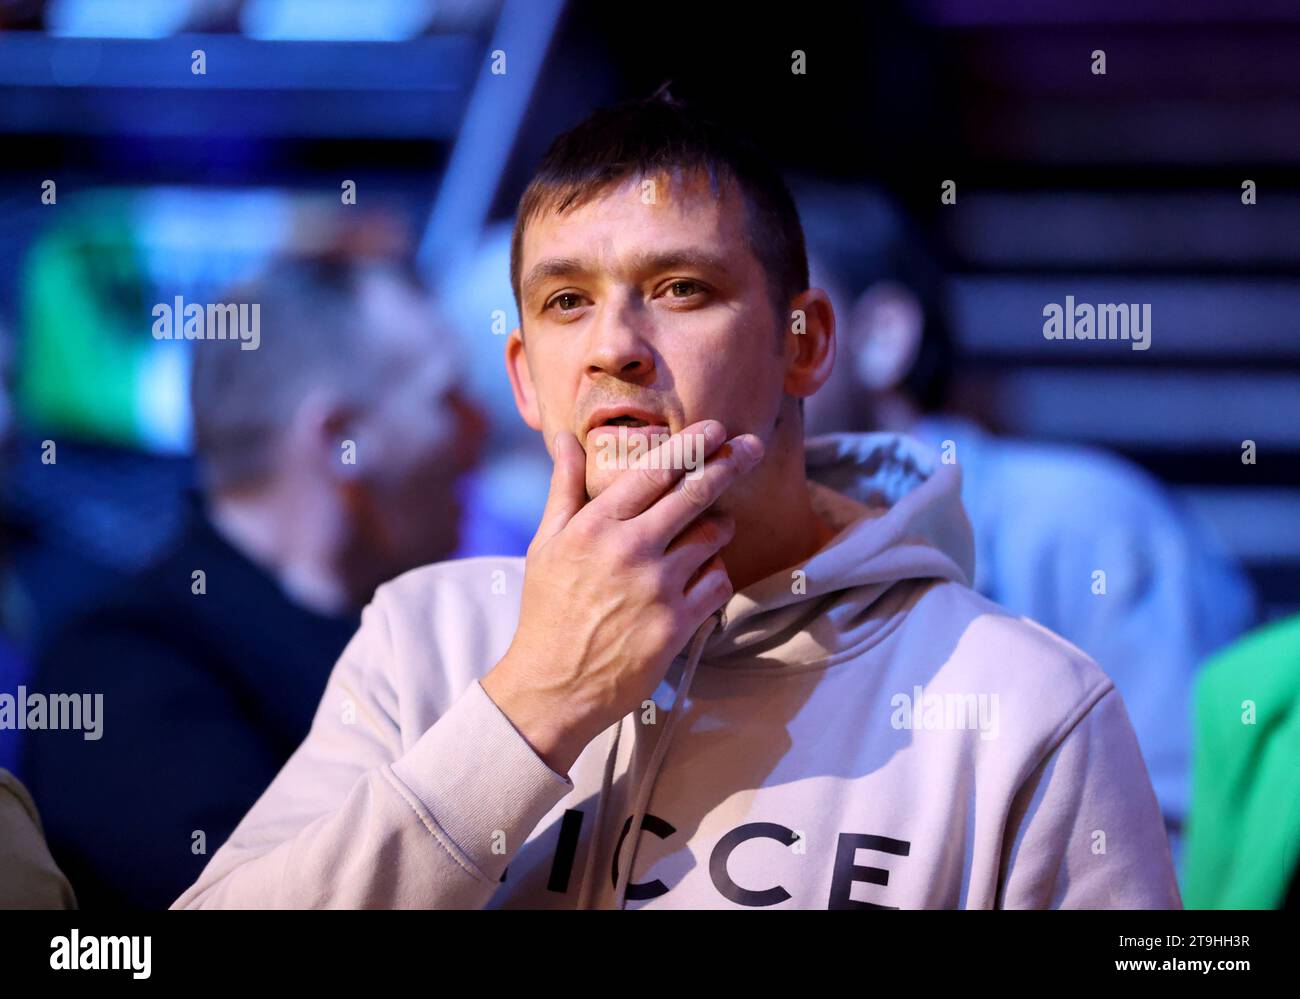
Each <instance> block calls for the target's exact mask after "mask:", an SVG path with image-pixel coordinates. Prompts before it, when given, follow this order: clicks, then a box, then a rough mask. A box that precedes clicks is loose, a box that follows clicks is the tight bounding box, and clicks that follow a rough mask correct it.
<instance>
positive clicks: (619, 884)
mask: <svg viewBox="0 0 1300 999" xmlns="http://www.w3.org/2000/svg"><path fill="white" fill-rule="evenodd" d="M722 616H723V612H722V611H721V610H719V611H717V612H715V613H714V614H713V615H712V616H710V617H709V619H708V620H707V621H705V622H704V623H703V624H701V625H700V626H699V628H698V629H696V632H695V637H694V638H693V639H691V645H690V652H689V654H688V655H687V659H686V666H685V668H684V669H683V671H682V679H681V682H680V683H679V684H678V686H677V693H676V694H675V695H674V696H673V704H672V707H671V708H670V709H669V713H668V723H667V724H666V725H665V726H664V732H663V735H661V736H660V737H659V741H658V742H657V743H655V748H654V751H653V752H652V753H651V754H650V762H649V764H648V765H647V767H646V774H645V776H644V777H643V778H642V779H641V786H640V787H639V788H638V790H637V795H636V807H635V808H634V810H633V812H632V824H631V826H630V827H629V828H630V831H631V836H630V842H625V843H624V846H625V848H626V849H625V853H624V856H622V857H620V858H619V860H620V862H619V868H620V870H619V872H618V878H617V879H616V881H615V884H614V907H615V908H617V909H622V908H624V906H625V905H626V902H627V898H626V896H627V883H628V880H629V879H630V878H631V876H632V865H633V864H634V863H635V862H636V851H637V847H638V846H640V844H641V823H642V822H643V821H644V819H645V814H646V810H647V809H648V808H649V806H650V795H651V794H652V793H653V792H654V785H655V780H656V779H657V778H658V776H659V768H660V767H661V766H662V765H663V760H664V756H665V755H667V753H668V744H669V743H670V742H671V741H672V737H673V729H674V728H675V727H676V725H677V720H678V719H679V718H680V717H681V715H682V712H681V711H680V710H678V709H679V708H680V707H683V706H684V702H685V699H686V696H687V694H689V693H690V689H691V682H692V681H693V680H694V679H695V669H696V667H697V666H698V665H699V662H700V657H701V655H702V654H703V652H704V643H705V642H706V641H708V638H709V635H711V634H712V633H713V630H714V629H715V628H716V627H718V625H719V624H720V623H721V622H722ZM626 717H627V716H626V715H625V716H624V717H623V718H620V719H619V720H618V722H616V723H615V724H614V725H612V726H611V729H612V736H611V738H610V740H609V751H608V753H607V755H606V758H605V775H604V778H603V780H602V781H601V787H600V799H599V800H598V802H597V804H596V825H595V828H594V830H593V831H592V841H591V846H590V848H589V849H588V851H587V863H586V865H585V867H584V870H583V875H582V890H581V892H580V893H579V896H578V908H579V909H586V908H590V904H591V895H592V890H593V887H594V885H595V883H596V882H595V878H593V877H592V874H593V871H594V868H595V862H596V855H597V854H598V853H599V852H600V851H599V848H600V832H601V830H602V829H603V828H604V818H605V802H606V799H607V798H608V797H609V791H610V788H611V787H612V786H613V784H614V767H615V763H616V761H617V758H618V744H619V736H620V734H621V733H622V731H623V721H624V718H626Z"/></svg>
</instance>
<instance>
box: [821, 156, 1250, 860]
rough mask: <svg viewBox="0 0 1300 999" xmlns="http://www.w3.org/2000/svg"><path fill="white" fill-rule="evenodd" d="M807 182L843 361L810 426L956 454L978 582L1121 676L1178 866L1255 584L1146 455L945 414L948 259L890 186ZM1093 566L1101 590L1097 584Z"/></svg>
mask: <svg viewBox="0 0 1300 999" xmlns="http://www.w3.org/2000/svg"><path fill="white" fill-rule="evenodd" d="M798 186H799V191H798V192H797V193H798V197H799V201H800V208H801V213H802V217H803V220H804V228H805V232H806V234H807V239H808V247H809V256H810V258H811V259H812V266H813V269H814V283H818V284H820V285H821V286H822V287H824V288H826V289H828V291H829V292H830V293H831V296H832V299H833V300H834V301H835V308H836V313H837V315H840V316H843V317H844V321H843V323H842V326H841V329H840V337H841V340H840V342H841V344H842V347H841V349H842V350H843V354H842V356H841V358H840V360H839V362H838V363H837V364H836V365H835V369H834V371H833V372H832V374H831V379H830V381H829V382H828V384H827V386H826V387H825V388H824V389H823V390H822V392H820V393H819V394H818V395H816V396H814V397H812V398H811V399H809V400H808V432H809V434H819V433H826V432H831V431H854V430H867V429H870V430H889V431H898V432H904V433H909V434H911V435H913V436H915V437H917V438H919V439H920V440H922V441H924V442H925V443H927V444H929V445H931V446H932V447H934V448H935V449H936V450H939V451H940V452H941V453H946V454H947V455H948V456H949V458H950V459H951V460H955V462H956V464H957V465H958V466H959V467H960V468H961V470H962V504H963V505H964V506H965V508H966V511H967V513H968V515H969V516H970V519H971V524H972V526H973V528H974V531H975V552H976V557H975V588H976V589H977V590H978V591H979V592H980V593H982V594H984V595H985V596H987V597H988V598H989V599H991V600H994V601H996V602H997V603H999V604H1002V605H1003V606H1005V607H1007V608H1008V609H1010V610H1012V611H1014V612H1016V613H1018V614H1022V615H1024V616H1025V617H1029V618H1032V619H1033V620H1035V621H1038V622H1040V623H1041V624H1043V625H1045V626H1046V627H1048V628H1050V629H1051V630H1052V631H1055V632H1057V633H1058V634H1060V635H1062V636H1063V637H1065V638H1067V639H1069V640H1070V641H1071V642H1073V643H1074V644H1076V645H1078V646H1079V647H1080V648H1082V649H1083V650H1084V651H1085V652H1087V653H1088V654H1089V655H1090V656H1092V657H1093V658H1094V659H1095V660H1096V661H1097V662H1098V663H1099V664H1100V665H1101V667H1102V669H1104V670H1105V671H1106V672H1107V673H1108V674H1109V675H1110V676H1111V678H1112V679H1113V680H1114V681H1115V684H1116V686H1117V687H1118V688H1119V690H1120V693H1121V694H1122V695H1123V697H1124V703H1125V705H1126V706H1127V707H1128V710H1129V714H1130V716H1131V718H1132V721H1133V727H1134V729H1135V730H1136V731H1137V735H1138V740H1139V742H1140V744H1141V746H1142V751H1143V755H1144V756H1145V758H1146V762H1147V766H1148V768H1149V770H1150V772H1151V780H1152V784H1153V785H1154V787H1155V791H1156V796H1157V798H1158V799H1159V801H1160V805H1161V810H1162V812H1163V813H1164V817H1165V823H1166V829H1167V831H1168V832H1169V836H1170V845H1171V847H1172V848H1173V852H1174V858H1175V861H1176V862H1177V861H1179V860H1180V847H1181V829H1182V825H1183V822H1184V820H1185V817H1186V815H1187V809H1188V804H1189V796H1190V787H1189V781H1190V778H1189V773H1190V765H1191V764H1190V760H1191V741H1192V737H1191V727H1192V723H1191V710H1192V709H1191V690H1192V683H1193V677H1194V673H1195V670H1196V668H1197V666H1198V665H1199V664H1200V663H1201V662H1202V661H1203V660H1204V659H1205V657H1206V656H1208V655H1209V654H1210V653H1211V652H1213V651H1214V650H1216V649H1218V648H1219V647H1220V646H1222V645H1224V644H1225V643H1227V642H1228V641H1230V640H1231V639H1232V638H1234V637H1235V636H1236V635H1239V634H1240V633H1241V632H1242V631H1244V630H1245V629H1246V628H1247V627H1249V626H1250V623H1251V621H1252V619H1253V616H1254V599H1253V594H1252V592H1251V589H1250V585H1249V583H1248V582H1247V580H1246V578H1245V576H1244V575H1243V574H1242V573H1241V572H1240V571H1239V569H1238V568H1237V567H1236V566H1235V565H1233V564H1231V563H1230V562H1229V561H1228V560H1227V559H1226V558H1224V557H1223V556H1221V555H1220V554H1219V553H1218V552H1217V550H1216V547H1215V544H1214V542H1213V540H1212V539H1211V538H1209V537H1207V536H1205V535H1204V534H1203V533H1202V532H1201V531H1199V530H1198V529H1197V527H1196V526H1195V525H1194V524H1193V523H1192V522H1191V521H1190V520H1189V519H1188V517H1187V516H1186V515H1185V514H1184V513H1183V512H1182V511H1181V510H1180V509H1179V508H1178V507H1177V506H1176V505H1175V504H1174V502H1173V501H1172V498H1171V497H1170V496H1169V495H1168V494H1167V492H1166V491H1165V490H1164V489H1163V488H1162V487H1161V486H1160V485H1159V483H1157V482H1156V481H1155V480H1154V479H1152V478H1151V477H1150V476H1148V475H1147V474H1146V473H1144V472H1143V471H1142V470H1141V469H1139V468H1138V467H1137V466H1135V465H1133V464H1131V463H1129V462H1126V461H1124V460H1123V459H1121V458H1119V457H1117V456H1115V455H1111V454H1108V453H1105V452H1102V451H1099V450H1095V449H1090V448H1084V447H1078V446H1071V445H1063V444H1047V443H1038V442H1033V441H1027V440H1013V439H1008V438H1003V437H998V436H995V435H993V434H992V433H990V432H988V431H987V430H985V429H984V428H982V427H981V426H980V425H979V424H977V423H975V422H973V421H972V420H970V419H968V418H966V417H962V416H957V415H954V414H953V413H952V412H950V411H945V409H946V406H947V405H948V402H949V388H950V380H951V375H952V371H953V368H954V364H955V360H956V352H955V346H954V344H953V342H952V341H953V338H952V332H951V329H950V325H949V319H948V316H947V309H946V296H945V294H944V285H945V281H944V275H943V271H942V269H941V267H940V265H939V263H938V261H937V260H936V257H935V255H934V254H933V253H932V252H931V251H930V249H929V247H928V246H927V245H926V243H925V241H924V240H923V239H922V238H921V237H920V235H919V233H918V232H917V231H916V230H915V229H914V227H913V226H912V225H911V224H910V223H909V221H908V220H907V219H906V217H905V216H904V215H903V214H902V213H901V211H900V210H899V209H898V208H896V207H895V206H894V205H893V203H892V202H891V201H890V200H889V199H887V198H886V197H885V196H884V195H882V194H880V193H877V192H875V191H873V190H871V189H868V188H864V187H841V186H836V185H825V184H821V183H816V182H812V181H809V180H806V179H805V180H804V181H802V182H800V183H799V185H798ZM945 460H949V459H947V458H946V459H945ZM1098 569H1101V570H1103V571H1104V572H1105V573H1106V577H1105V578H1106V589H1105V593H1104V595H1098V594H1097V593H1096V592H1095V591H1094V588H1093V583H1094V581H1095V577H1094V575H1093V574H1094V572H1095V571H1096V570H1098Z"/></svg>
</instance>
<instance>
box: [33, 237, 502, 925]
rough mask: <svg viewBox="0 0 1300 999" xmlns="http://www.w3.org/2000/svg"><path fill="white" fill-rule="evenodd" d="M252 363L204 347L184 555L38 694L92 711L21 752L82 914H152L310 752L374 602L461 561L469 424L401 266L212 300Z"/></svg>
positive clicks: (446, 361)
mask: <svg viewBox="0 0 1300 999" xmlns="http://www.w3.org/2000/svg"><path fill="white" fill-rule="evenodd" d="M231 301H235V302H240V303H245V304H248V305H250V307H251V306H252V305H254V304H256V305H257V306H258V307H259V309H260V342H259V345H258V347H257V349H253V350H246V349H241V347H242V346H243V343H242V342H241V341H240V340H239V339H231V340H202V341H197V342H195V343H193V344H192V345H188V344H184V345H183V344H176V346H177V347H178V348H180V347H182V346H192V348H193V350H194V370H193V378H192V385H191V404H192V409H193V419H194V427H195V442H196V451H197V455H198V459H199V462H200V466H201V469H202V485H203V489H202V494H201V495H198V494H194V495H192V496H191V504H192V509H191V515H190V525H189V528H188V529H187V531H186V532H185V534H184V536H183V538H182V539H181V541H180V542H179V544H178V545H177V546H176V547H175V548H174V549H173V550H172V551H171V553H170V554H169V555H167V556H166V557H164V558H163V559H162V560H161V561H159V562H158V563H157V564H156V565H154V566H153V567H152V568H150V569H149V570H148V571H146V572H144V573H143V574H141V575H139V576H138V577H137V578H135V579H134V580H132V581H131V583H130V585H128V586H126V587H123V588H122V589H121V591H120V592H119V593H117V594H115V595H113V596H112V597H110V598H108V599H105V600H102V601H101V602H100V603H99V604H98V606H96V607H94V608H93V609H92V610H90V611H89V612H87V613H85V614H83V615H81V616H79V617H78V618H77V619H76V620H75V622H74V623H73V624H71V625H70V626H68V627H66V628H64V629H63V630H62V632H61V633H60V634H59V635H58V636H57V637H56V638H55V639H54V640H53V641H52V642H51V643H50V644H49V646H48V647H47V648H46V649H45V651H44V653H43V654H42V656H41V657H40V662H39V665H38V671H37V672H38V675H37V677H36V679H35V680H34V681H33V684H34V689H38V690H50V691H93V692H102V693H103V730H102V737H101V738H100V739H99V740H86V739H83V737H82V733H80V732H40V733H29V738H28V741H27V756H26V769H25V771H24V772H25V773H26V774H27V776H28V779H29V781H30V783H31V787H32V791H33V794H34V796H35V798H36V800H37V801H38V802H39V803H40V806H41V811H42V815H43V817H44V818H45V824H46V830H47V833H48V836H49V839H50V843H51V847H52V849H53V851H54V854H55V857H56V858H58V860H59V861H60V863H61V864H62V865H63V868H64V870H65V871H66V872H67V874H68V877H69V878H70V879H71V881H72V883H73V886H74V888H75V890H76V891H77V895H78V898H79V900H80V902H81V904H82V906H83V907H86V908H91V907H98V906H124V905H126V906H144V907H158V908H163V907H166V905H167V904H168V903H169V902H170V901H171V900H172V899H173V898H175V897H176V895H178V894H179V893H180V892H181V891H182V890H183V889H184V888H185V887H186V886H187V885H189V884H190V883H192V882H193V881H194V879H195V878H196V877H197V876H198V873H199V872H200V871H201V870H202V868H203V865H204V864H205V862H206V860H207V854H208V853H209V852H210V851H213V850H215V849H216V847H218V846H219V845H220V844H221V843H222V842H223V841H224V840H225V838H226V837H227V835H228V834H229V833H230V831H231V830H232V829H233V828H234V826H235V824H236V823H237V822H238V821H239V819H240V818H241V817H242V816H243V814H244V813H245V812H246V811H247V810H248V808H249V807H250V806H251V805H252V803H253V802H254V801H255V800H256V799H257V797H258V796H259V795H260V794H261V793H262V791H263V789H264V788H265V787H266V785H267V784H268V783H269V782H270V780H271V778H273V777H274V776H275V774H276V773H277V772H278V770H279V769H280V767H281V765H282V764H283V763H284V762H285V760H287V759H288V757H289V756H290V754H291V753H292V752H293V751H294V749H296V748H297V746H298V744H299V743H300V742H301V740H302V739H303V737H304V736H305V735H306V733H307V730H308V728H309V726H310V723H311V718H312V715H313V713H314V711H315V709H316V706H317V704H318V702H319V700H320V696H321V691H322V689H323V688H324V685H325V680H326V678H327V677H328V675H329V671H330V669H331V668H332V666H333V664H334V662H335V661H336V660H337V658H338V656H339V653H340V652H341V651H342V649H343V647H344V645H345V644H346V643H347V640H348V639H349V638H350V637H351V635H352V633H353V632H354V631H355V630H356V628H357V623H358V612H359V609H360V608H361V607H362V606H363V605H364V604H365V603H366V602H367V601H368V600H369V599H370V596H371V594H372V593H373V591H374V589H375V587H376V586H378V585H379V584H380V583H382V582H384V581H385V580H387V579H390V578H392V577H394V576H396V575H399V574H400V573H402V572H404V571H405V570H407V569H410V568H413V567H415V566H418V565H422V564H424V563H426V562H433V561H439V560H441V559H444V558H446V557H448V555H449V554H451V552H452V551H453V550H454V549H455V548H456V545H457V540H458V525H459V521H460V508H459V504H458V500H457V488H458V484H459V480H460V479H461V477H462V476H463V474H464V473H466V472H467V471H468V470H469V469H470V468H472V467H473V466H474V465H475V464H476V462H477V460H478V452H479V449H480V445H481V441H482V439H483V436H484V432H485V425H484V421H483V419H482V416H481V414H480V412H479V410H478V409H477V408H476V407H475V406H473V405H472V404H471V403H470V402H468V401H467V400H466V399H465V398H464V397H463V396H462V394H461V392H460V390H459V387H458V377H459V372H458V368H457V364H456V363H455V360H454V358H455V351H454V349H453V347H454V345H453V344H452V343H451V342H449V338H448V337H447V335H446V334H445V326H444V324H443V323H442V322H441V320H440V319H439V318H438V317H437V316H436V315H435V313H434V311H433V310H432V308H431V306H432V302H431V299H430V296H429V295H428V294H427V293H426V292H425V291H424V289H423V288H422V287H421V286H420V285H419V283H418V282H416V281H415V280H414V279H413V278H412V277H411V276H410V274H409V273H408V272H407V271H405V270H404V269H402V268H399V267H397V266H395V265H392V264H386V263H377V262H358V261H356V260H346V259H340V258H335V257H323V258H320V257H318V258H314V259H297V260H288V261H285V262H282V263H280V264H278V265H276V266H274V267H273V268H272V269H271V270H270V271H269V272H268V273H267V274H266V275H265V276H264V277H262V278H261V279H260V280H258V281H255V282H253V283H252V284H251V285H250V286H247V287H245V288H243V289H242V290H240V291H239V292H238V293H237V294H235V295H234V296H233V298H232V296H226V297H225V298H223V302H226V303H229V302H231Z"/></svg>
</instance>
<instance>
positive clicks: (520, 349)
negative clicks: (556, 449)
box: [506, 326, 542, 431]
mask: <svg viewBox="0 0 1300 999" xmlns="http://www.w3.org/2000/svg"><path fill="white" fill-rule="evenodd" d="M506 374H507V375H509V376H510V390H511V391H512V392H513V393H514V395H515V409H517V410H519V415H520V416H521V417H523V420H524V422H525V423H527V424H528V425H529V426H530V427H532V428H533V429H534V430H537V431H540V430H541V429H542V414H541V410H540V408H539V407H538V405H537V392H536V390H535V389H534V387H533V375H532V372H531V371H530V370H529V368H528V352H527V351H526V350H525V349H524V334H523V330H522V329H520V327H518V326H516V327H515V328H514V329H513V330H511V331H510V336H509V337H507V338H506Z"/></svg>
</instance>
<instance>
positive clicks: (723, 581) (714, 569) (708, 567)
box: [683, 555, 735, 628]
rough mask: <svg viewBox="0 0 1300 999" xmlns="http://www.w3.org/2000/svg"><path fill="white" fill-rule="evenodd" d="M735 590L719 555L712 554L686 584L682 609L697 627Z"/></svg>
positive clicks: (694, 626)
mask: <svg viewBox="0 0 1300 999" xmlns="http://www.w3.org/2000/svg"><path fill="white" fill-rule="evenodd" d="M734 592H735V589H734V587H732V585H731V577H730V576H729V575H727V567H726V565H725V564H724V563H723V561H722V556H721V555H714V556H713V558H711V559H709V560H708V561H707V562H705V563H704V565H702V566H700V570H699V572H697V573H696V574H695V575H694V576H693V577H692V578H691V580H690V582H689V583H688V584H687V587H686V590H685V593H684V599H685V603H684V606H683V611H684V612H685V614H686V615H687V617H688V618H689V619H690V620H691V626H692V628H698V627H699V626H700V625H701V624H703V623H704V622H705V621H706V620H708V618H709V615H710V614H713V613H714V612H715V611H717V610H719V609H720V608H721V607H723V606H724V605H725V604H726V602H727V601H728V600H730V599H731V595H732V594H733V593H734Z"/></svg>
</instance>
